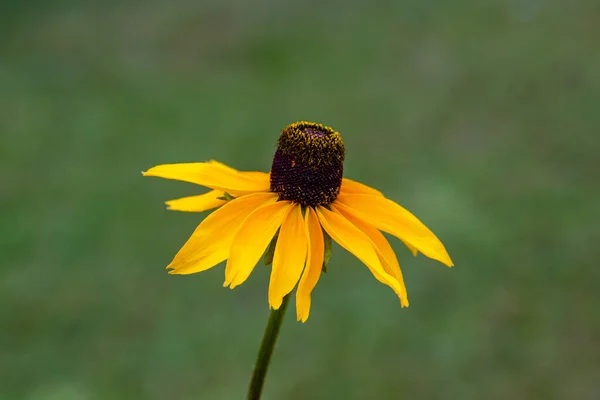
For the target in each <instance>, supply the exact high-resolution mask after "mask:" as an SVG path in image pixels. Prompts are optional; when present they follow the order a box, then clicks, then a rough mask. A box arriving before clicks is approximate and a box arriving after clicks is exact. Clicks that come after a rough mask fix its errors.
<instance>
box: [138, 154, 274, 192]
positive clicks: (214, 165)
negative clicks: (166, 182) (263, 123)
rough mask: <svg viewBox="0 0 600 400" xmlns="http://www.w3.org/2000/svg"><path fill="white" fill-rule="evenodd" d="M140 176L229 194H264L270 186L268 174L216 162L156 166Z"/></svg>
mask: <svg viewBox="0 0 600 400" xmlns="http://www.w3.org/2000/svg"><path fill="white" fill-rule="evenodd" d="M142 174H143V175H144V176H157V177H159V178H165V179H175V180H178V181H184V182H191V183H195V184H197V185H201V186H206V187H209V188H211V189H216V190H220V191H223V192H231V193H252V192H266V191H269V188H270V185H271V183H270V181H269V174H265V173H257V172H239V171H236V170H235V169H233V168H230V167H227V166H226V165H224V164H221V163H219V162H216V161H210V162H200V163H182V164H164V165H157V166H156V167H152V168H150V169H149V170H148V171H146V172H142Z"/></svg>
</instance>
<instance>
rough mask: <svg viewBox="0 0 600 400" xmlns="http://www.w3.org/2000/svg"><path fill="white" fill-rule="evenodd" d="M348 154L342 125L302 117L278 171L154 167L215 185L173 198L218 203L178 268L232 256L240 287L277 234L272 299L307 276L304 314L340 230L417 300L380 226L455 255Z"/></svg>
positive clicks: (346, 244)
mask: <svg viewBox="0 0 600 400" xmlns="http://www.w3.org/2000/svg"><path fill="white" fill-rule="evenodd" d="M344 157H345V149H344V144H343V142H342V139H341V137H340V134H339V133H338V132H336V131H334V130H333V129H331V128H330V127H327V126H323V125H321V124H316V123H312V122H296V123H293V124H291V125H289V126H288V127H286V128H285V129H284V130H283V132H282V134H281V136H280V137H279V141H278V147H277V150H276V152H275V156H274V159H273V166H272V168H271V172H270V173H263V172H241V171H237V170H235V169H233V168H230V167H228V166H226V165H224V164H221V163H219V162H216V161H208V162H198V163H185V164H167V165H159V166H156V167H153V168H151V169H149V170H148V171H146V172H144V173H143V174H144V175H145V176H157V177H161V178H166V179H175V180H180V181H185V182H191V183H195V184H198V185H201V186H205V187H208V188H209V189H211V190H210V191H209V192H207V193H205V194H201V195H198V196H192V197H184V198H181V199H177V200H171V201H168V202H167V206H168V208H169V209H171V210H178V211H206V210H209V209H213V208H217V210H216V211H214V212H213V213H212V214H210V215H209V216H208V217H207V218H206V219H204V221H202V223H201V224H200V225H199V226H198V227H197V228H196V230H195V231H194V233H193V234H192V236H191V237H190V238H189V240H188V241H187V242H186V243H185V245H184V246H183V247H182V248H181V250H180V251H179V252H178V253H177V255H176V256H175V258H174V259H173V261H172V262H171V263H170V264H169V265H168V266H167V268H168V269H169V270H170V273H171V274H192V273H195V272H200V271H204V270H207V269H209V268H212V267H214V266H215V265H217V264H219V263H221V262H222V261H225V260H227V265H226V268H225V284H224V286H228V287H230V288H232V289H233V288H234V287H236V286H238V285H241V284H242V283H244V281H246V279H248V276H249V275H250V274H251V272H252V270H253V269H254V267H255V265H256V264H257V263H258V261H259V260H260V258H261V257H262V255H263V254H264V253H265V251H266V250H267V248H268V247H269V245H270V243H271V242H272V240H273V238H274V237H275V236H276V235H277V238H276V244H275V247H274V254H273V259H272V267H271V277H270V283H269V291H268V300H269V305H270V306H271V308H273V309H278V308H279V307H280V306H281V304H282V301H283V299H284V297H285V296H286V295H288V294H289V293H290V292H291V291H292V290H293V289H294V287H296V286H297V289H296V312H297V317H298V320H301V321H303V322H304V321H306V319H307V318H308V316H309V312H310V304H311V292H312V290H313V288H314V287H315V285H316V284H317V282H318V280H319V277H320V275H321V271H322V269H323V262H324V254H325V247H326V246H325V243H326V239H329V238H332V239H333V240H335V241H336V242H337V243H339V244H340V245H341V246H342V247H343V248H344V249H346V250H347V251H349V252H350V253H352V254H353V255H354V256H356V257H357V258H358V259H359V260H361V261H362V262H363V263H364V264H365V265H366V266H367V267H368V268H369V270H370V271H371V272H372V274H373V275H374V276H375V278H376V279H377V280H378V281H380V282H382V283H384V284H386V285H388V286H389V287H391V288H392V289H393V290H394V292H395V293H396V294H397V295H398V297H399V298H400V303H401V305H402V306H408V297H407V294H406V288H405V286H404V280H403V278H402V273H401V271H400V266H399V264H398V260H397V258H396V255H395V253H394V251H393V250H392V247H391V246H390V244H389V242H388V241H387V239H386V238H385V237H384V235H383V234H382V233H381V232H380V231H383V232H387V233H389V234H391V235H393V236H396V237H397V238H399V239H400V240H401V241H402V242H404V244H405V245H406V246H407V247H408V248H409V249H410V250H411V252H412V253H413V254H414V255H416V254H417V252H421V253H422V254H424V255H425V256H427V257H429V258H432V259H434V260H438V261H440V262H441V263H443V264H445V265H447V266H452V265H453V264H452V260H451V259H450V257H449V256H448V253H447V252H446V249H445V248H444V246H443V244H442V243H441V242H440V240H439V239H438V238H437V237H436V236H435V235H434V234H433V232H431V231H430V230H429V229H428V228H427V227H426V226H425V225H424V224H423V223H421V221H419V220H418V219H417V218H416V217H415V216H414V215H413V214H411V213H410V212H409V211H407V210H406V209H404V208H403V207H401V206H399V205H398V204H396V203H395V202H393V201H392V200H390V199H388V198H386V197H385V196H384V195H383V194H382V193H381V192H379V191H378V190H376V189H373V188H371V187H368V186H366V185H363V184H361V183H358V182H356V181H353V180H350V179H346V178H343V176H342V175H343V163H344Z"/></svg>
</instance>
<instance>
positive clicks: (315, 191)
mask: <svg viewBox="0 0 600 400" xmlns="http://www.w3.org/2000/svg"><path fill="white" fill-rule="evenodd" d="M344 156H345V149H344V143H343V142H342V138H341V137H340V134H339V133H338V132H336V131H334V130H333V129H331V128H330V127H328V126H323V125H321V124H316V123H314V122H295V123H293V124H291V125H288V126H287V127H286V128H285V129H284V130H283V132H282V133H281V136H280V137H279V140H278V146H277V151H276V152H275V157H273V166H272V167H271V191H273V192H275V193H278V194H279V198H280V199H281V200H292V201H296V202H298V203H300V204H302V205H305V206H313V207H314V206H317V205H327V204H331V203H332V202H333V201H334V200H335V199H336V197H337V195H338V193H339V192H340V186H341V184H342V175H343V172H344Z"/></svg>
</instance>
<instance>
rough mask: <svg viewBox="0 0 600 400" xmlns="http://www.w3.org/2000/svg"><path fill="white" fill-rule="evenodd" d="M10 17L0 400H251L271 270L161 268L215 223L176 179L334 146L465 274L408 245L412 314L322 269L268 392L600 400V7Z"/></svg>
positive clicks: (9, 13)
mask: <svg viewBox="0 0 600 400" xmlns="http://www.w3.org/2000/svg"><path fill="white" fill-rule="evenodd" d="M2 7H3V9H2V12H0V22H1V23H0V26H2V28H0V33H1V36H0V88H1V91H0V121H1V124H0V130H1V135H0V183H1V187H2V189H1V190H0V205H1V206H2V207H1V208H0V210H1V211H0V212H1V217H2V219H1V220H2V223H1V224H0V256H1V264H0V302H1V304H2V307H1V308H0V354H1V356H0V398H2V399H5V398H6V399H18V398H24V399H67V400H68V399H105V398H110V399H135V398H140V399H164V398H174V399H191V398H209V399H220V398H222V399H236V398H241V397H243V395H244V392H245V389H246V385H247V382H248V379H249V376H250V371H251V367H252V364H253V362H254V357H255V352H256V350H257V348H258V344H259V341H260V338H261V335H262V330H263V327H264V324H265V323H266V319H267V315H268V309H267V302H266V287H267V280H268V270H267V269H266V268H260V267H259V268H257V269H256V271H255V273H254V274H253V276H252V277H251V278H250V280H249V281H248V282H247V283H245V284H244V285H243V286H242V287H240V288H238V289H236V290H235V291H233V292H230V291H228V290H224V289H223V288H221V284H222V279H223V267H222V266H219V267H216V268H214V269H213V270H211V271H208V272H205V273H202V274H197V275H193V276H188V277H177V276H169V275H167V274H166V273H165V271H164V266H165V265H166V264H167V263H168V262H169V261H170V259H171V257H172V256H173V255H174V254H175V252H176V251H177V250H178V248H179V246H180V245H181V244H182V243H183V242H184V241H185V239H186V238H187V237H188V235H189V234H190V233H191V231H192V230H193V228H194V227H195V225H196V224H197V223H198V222H199V221H200V220H201V219H202V217H203V215H198V214H185V213H181V214H179V213H173V212H167V211H165V210H164V207H163V205H162V202H163V201H164V200H168V199H171V198H176V197H178V196H183V195H188V194H195V193H198V189H197V188H196V187H193V186H192V185H186V184H183V183H177V182H168V181H159V180H151V179H142V177H141V175H140V173H139V172H140V171H141V170H144V169H146V168H148V167H150V166H152V165H155V164H160V163H168V162H184V161H201V160H208V159H212V158H214V159H217V160H220V161H222V162H225V163H227V164H229V165H232V166H234V167H236V168H239V169H247V170H263V171H267V170H268V169H269V167H270V161H271V157H272V154H273V151H274V145H275V141H276V139H277V137H278V134H279V132H280V130H281V128H283V127H284V126H285V125H287V124H288V123H290V122H292V121H295V120H301V119H306V120H315V121H318V122H323V123H325V124H328V125H331V126H333V127H334V128H336V129H337V130H339V131H340V132H341V133H342V135H343V137H344V140H345V142H346V146H347V149H348V154H347V161H346V176H348V177H352V178H354V179H358V180H361V181H364V182H367V183H369V184H370V185H372V186H374V187H377V188H379V189H381V190H382V191H384V193H385V194H386V195H387V196H388V197H390V198H393V199H394V200H396V201H398V202H400V203H401V204H403V205H404V206H406V207H407V208H408V209H410V210H411V211H413V212H414V213H415V214H416V215H417V216H419V217H420V218H421V219H422V220H423V221H424V222H425V223H426V224H427V225H428V226H429V227H430V228H431V229H432V230H434V232H436V233H437V234H438V236H439V237H440V238H441V239H442V240H443V241H444V243H445V244H446V246H447V248H448V250H449V252H450V254H451V256H452V258H453V260H454V262H455V264H456V267H455V268H454V269H452V270H448V269H446V268H445V267H443V266H441V265H438V264H436V263H435V262H433V261H429V260H426V259H424V258H423V257H418V258H412V257H411V256H410V255H409V253H408V252H407V251H406V250H405V249H403V248H402V246H401V245H399V244H398V243H397V242H394V247H395V248H396V249H397V250H398V254H399V259H400V262H401V265H402V266H403V271H404V274H405V279H406V281H407V286H408V290H409V297H410V300H411V306H410V307H409V308H408V309H400V307H399V305H398V302H397V299H396V298H395V297H394V294H393V293H392V292H391V291H390V290H389V289H387V288H385V287H384V286H383V285H380V284H379V283H377V282H376V281H375V280H374V279H373V278H372V277H371V276H370V275H369V273H368V271H367V270H366V268H364V267H363V266H362V265H360V264H359V262H358V261H357V260H356V259H354V258H352V257H350V256H349V255H348V254H346V253H345V252H344V251H343V250H342V249H341V248H339V247H337V248H335V249H334V257H333V261H332V265H331V266H330V269H329V271H330V272H329V273H328V274H327V275H326V276H324V277H323V279H322V280H321V282H319V285H318V286H317V288H316V291H315V293H314V300H313V309H312V312H311V317H310V319H309V321H308V323H307V324H304V325H303V324H299V323H295V322H294V321H293V319H294V318H293V317H294V316H293V313H290V315H288V320H287V322H286V324H285V325H284V327H283V330H282V337H281V340H280V343H279V346H278V349H277V352H276V354H275V357H274V361H273V363H274V364H273V367H272V369H271V371H270V375H269V377H268V380H267V386H266V393H265V397H266V398H286V399H295V398H297V399H303V398H315V399H319V398H323V399H330V398H343V399H363V398H389V399H394V398H424V399H425V398H426V399H436V398H443V399H448V398H461V399H463V398H464V399H469V398H474V399H479V398H483V397H485V398H489V399H501V398H544V399H552V398H556V399H564V398H568V399H592V398H597V397H598V396H600V384H599V383H598V382H600V340H599V337H600V312H599V309H598V304H599V301H600V294H599V292H598V287H599V284H600V272H598V268H597V267H596V265H595V264H596V260H597V259H598V256H599V255H600V254H599V251H598V250H597V249H598V247H597V243H596V241H597V239H598V237H599V236H600V225H599V224H598V221H600V218H599V217H600V211H599V208H598V201H599V200H600V187H599V186H598V181H599V179H598V178H599V177H600V176H599V175H600V174H599V171H600V159H599V158H598V154H599V151H600V136H598V130H599V128H600V113H599V112H598V110H599V109H600V53H599V52H598V51H597V50H596V48H597V43H596V42H597V40H596V39H597V38H598V37H599V35H600V25H598V24H597V21H598V20H599V18H600V5H599V4H598V3H597V2H593V1H575V2H570V3H568V4H567V3H566V2H560V1H550V0H548V1H543V0H531V1H523V2H519V1H508V0H507V1H500V0H494V1H490V2H486V3H485V4H483V3H480V2H474V1H466V0H461V1H455V2H452V3H440V2H434V1H416V0H410V1H405V2H392V1H383V0H382V1H376V2H371V3H361V2H340V1H334V2H328V3H326V4H321V3H319V2H306V3H303V4H297V3H287V2H269V1H258V2H252V3H247V2H242V1H228V2H217V1H205V2H200V3H196V2H191V1H186V0H177V1H174V2H169V3H163V2H158V1H150V2H136V1H127V2H122V3H118V2H105V3H100V2H92V1H87V2H73V1H57V2H53V3H50V2H40V1H38V2H28V3H23V2H16V1H8V2H5V3H3V5H2Z"/></svg>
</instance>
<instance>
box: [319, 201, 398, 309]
mask: <svg viewBox="0 0 600 400" xmlns="http://www.w3.org/2000/svg"><path fill="white" fill-rule="evenodd" d="M317 215H318V216H319V221H320V222H321V226H323V229H325V231H326V232H327V233H328V234H329V236H331V238H332V239H333V240H335V241H336V242H337V243H338V244H339V245H340V246H342V247H343V248H344V249H346V250H348V251H349V252H350V253H352V254H354V256H355V257H356V258H358V259H359V260H361V261H362V262H363V263H364V264H365V265H366V266H367V267H368V268H369V270H370V271H371V273H372V274H373V276H374V277H375V279H377V280H378V281H379V282H381V283H383V284H386V285H388V286H389V287H391V288H392V289H393V290H394V292H396V294H397V295H398V297H400V296H401V293H402V287H401V286H400V283H399V282H398V281H397V280H396V278H394V277H393V276H391V275H390V274H388V273H387V272H385V270H384V268H383V266H382V265H381V261H379V257H378V256H377V252H376V251H375V249H374V248H373V244H372V243H371V241H370V240H369V237H368V236H367V235H365V234H364V233H362V232H361V231H360V229H358V228H357V227H355V226H354V225H352V223H351V222H350V221H348V220H347V219H346V218H344V217H343V216H342V215H340V214H336V213H334V212H332V211H329V210H327V209H326V208H324V207H321V206H319V207H318V208H317Z"/></svg>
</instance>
